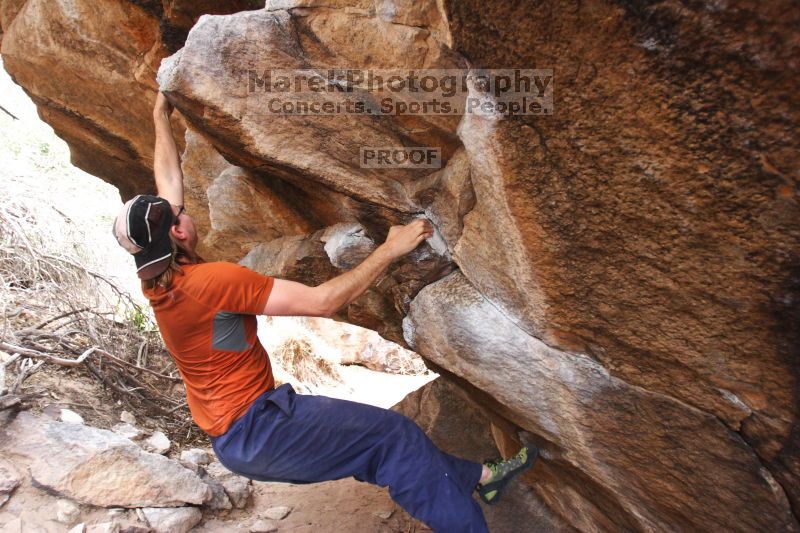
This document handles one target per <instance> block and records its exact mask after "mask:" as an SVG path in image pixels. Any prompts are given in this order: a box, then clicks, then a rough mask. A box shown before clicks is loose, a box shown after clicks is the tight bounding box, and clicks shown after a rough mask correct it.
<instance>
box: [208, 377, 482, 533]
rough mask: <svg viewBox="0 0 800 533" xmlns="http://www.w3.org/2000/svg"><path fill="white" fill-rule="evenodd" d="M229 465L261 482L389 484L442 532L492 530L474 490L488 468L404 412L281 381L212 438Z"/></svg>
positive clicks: (413, 513) (396, 495) (403, 501)
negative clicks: (450, 449)
mask: <svg viewBox="0 0 800 533" xmlns="http://www.w3.org/2000/svg"><path fill="white" fill-rule="evenodd" d="M211 443H212V446H213V447H214V452H215V453H216V454H217V456H218V457H219V460H220V462H221V463H222V464H223V465H224V466H225V467H226V468H228V469H229V470H231V471H233V472H235V473H237V474H239V475H242V476H245V477H248V478H250V479H254V480H257V481H284V482H288V483H314V482H318V481H330V480H334V479H341V478H346V477H351V476H352V477H354V478H356V479H358V480H359V481H367V482H369V483H373V484H375V485H379V486H381V487H387V486H388V487H389V494H390V495H391V497H392V499H393V500H394V501H395V502H397V503H398V504H399V505H401V506H402V507H403V509H405V510H406V511H408V513H409V514H410V515H411V516H413V517H415V518H417V519H419V520H422V521H423V522H425V523H426V524H427V525H428V526H429V527H430V528H431V529H433V530H434V531H436V532H444V533H451V532H452V533H461V532H464V533H472V532H476V533H477V532H488V529H487V527H486V521H485V520H484V518H483V512H482V511H481V508H480V506H479V505H478V502H477V501H476V500H475V499H473V497H472V492H473V490H474V489H475V486H476V485H477V483H478V480H479V479H480V476H481V465H480V464H478V463H473V462H471V461H466V460H464V459H459V458H457V457H454V456H452V455H449V454H446V453H444V452H442V451H441V450H439V449H438V448H437V447H436V446H435V445H434V444H433V442H431V440H430V439H429V438H428V436H427V435H425V433H424V432H423V431H422V430H421V429H420V428H419V426H417V425H416V424H415V423H414V422H412V421H411V420H410V419H408V418H406V417H405V416H403V415H401V414H399V413H396V412H394V411H389V410H386V409H381V408H378V407H373V406H371V405H365V404H361V403H355V402H350V401H346V400H336V399H333V398H327V397H325V396H310V395H303V394H296V393H295V392H294V389H292V387H291V385H288V384H286V385H281V386H280V387H278V388H276V389H271V390H269V391H266V392H265V393H264V394H262V395H261V396H259V397H258V398H256V400H255V401H254V402H253V403H252V405H251V406H250V408H249V409H248V410H247V412H246V413H245V414H244V415H242V416H241V417H240V418H238V419H237V420H236V421H235V422H234V423H233V425H231V427H230V428H229V429H228V431H227V432H226V433H225V434H224V435H221V436H219V437H212V438H211Z"/></svg>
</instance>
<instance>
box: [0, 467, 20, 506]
mask: <svg viewBox="0 0 800 533" xmlns="http://www.w3.org/2000/svg"><path fill="white" fill-rule="evenodd" d="M21 482H22V476H21V475H20V473H19V472H18V471H17V469H16V468H15V467H14V465H13V464H11V463H10V462H8V461H6V460H5V459H2V458H0V505H3V504H4V503H5V502H7V501H8V499H9V498H10V497H11V493H12V492H14V489H16V488H17V487H18V486H19V484H20V483H21Z"/></svg>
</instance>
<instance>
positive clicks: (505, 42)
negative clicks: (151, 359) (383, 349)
mask: <svg viewBox="0 0 800 533" xmlns="http://www.w3.org/2000/svg"><path fill="white" fill-rule="evenodd" d="M263 3H264V2H261V3H259V2H248V1H246V0H238V1H236V0H227V1H224V2H205V1H203V2H188V1H183V0H163V1H161V2H129V1H125V0H102V1H99V2H89V1H88V0H75V1H70V2H67V1H66V0H64V1H62V0H54V1H48V2H45V1H44V0H27V1H24V2H23V1H20V0H0V27H1V28H2V32H3V33H2V37H3V42H2V49H0V50H1V51H2V54H3V59H4V65H5V67H6V68H7V69H8V70H9V72H11V74H12V75H13V76H14V78H15V80H16V81H17V82H18V83H20V84H21V85H22V86H23V87H25V89H26V90H27V91H28V93H29V94H30V95H31V96H32V98H33V99H34V100H35V101H36V103H37V104H38V105H39V109H40V113H41V114H42V116H43V117H44V119H45V120H47V121H48V122H50V123H51V124H52V125H53V126H54V128H55V129H56V131H57V132H58V133H59V135H61V136H62V137H64V138H65V139H66V140H67V141H68V142H69V143H70V146H71V149H72V155H73V160H74V161H75V163H76V164H78V165H79V166H81V167H82V168H84V169H86V170H88V171H90V172H93V173H95V174H97V175H99V176H101V177H103V178H104V179H106V180H109V181H111V182H113V183H115V184H117V185H118V186H119V187H120V189H121V192H122V195H123V196H125V197H127V196H130V195H131V194H133V193H134V192H143V191H145V190H148V189H149V188H150V187H151V186H152V181H151V180H152V178H151V175H150V174H151V166H152V155H151V154H152V144H153V139H152V126H151V124H150V108H151V107H150V106H151V103H152V100H153V97H154V94H155V91H156V89H157V87H159V86H160V88H161V89H163V90H165V91H166V92H167V94H168V97H169V98H170V100H171V101H172V102H173V103H174V104H175V105H176V106H177V108H178V111H179V113H176V115H175V120H174V127H175V131H176V133H178V137H179V143H180V144H181V146H182V149H183V147H185V149H184V152H183V154H184V155H183V162H184V167H183V168H184V173H185V174H186V181H187V205H188V206H189V208H190V211H191V214H192V215H193V216H194V217H195V219H196V221H197V222H198V227H200V228H201V230H202V231H203V235H204V240H203V241H202V242H201V253H202V254H203V255H204V257H206V258H207V259H226V260H237V261H238V260H240V259H242V258H243V257H244V260H243V262H244V263H245V264H247V265H248V266H251V267H253V268H256V269H257V270H259V271H261V272H265V273H268V274H272V275H276V276H282V277H287V278H290V279H294V280H297V281H303V282H306V283H310V284H318V283H322V282H324V281H326V280H327V279H330V278H331V277H333V276H335V275H337V274H338V273H340V272H342V271H343V270H344V269H347V268H350V267H351V266H352V265H353V264H355V263H357V262H358V261H359V260H360V259H361V258H362V257H363V256H364V255H365V254H367V253H369V250H371V249H372V247H373V246H376V245H377V243H380V242H382V241H383V239H384V238H385V236H386V234H387V232H388V229H389V227H390V226H391V225H393V224H398V223H405V222H408V221H410V220H412V219H413V218H415V217H418V216H423V215H424V216H427V217H428V218H430V219H431V220H432V221H433V222H434V224H435V226H436V229H437V235H436V238H434V239H431V241H430V242H429V243H426V244H425V245H423V246H421V247H420V249H419V250H418V251H417V252H415V253H414V254H412V255H411V256H410V257H409V258H407V260H404V261H401V262H398V263H397V264H396V265H394V266H393V267H392V268H391V269H390V271H389V272H388V273H387V275H386V276H384V277H383V278H382V279H381V280H380V281H379V282H378V283H376V285H375V287H374V288H373V289H371V290H370V291H368V292H367V293H366V294H365V295H363V296H362V297H361V298H360V299H359V300H358V301H356V302H354V303H353V304H352V305H350V306H349V307H348V309H346V310H344V311H343V312H342V313H341V314H340V316H338V317H337V318H339V319H341V320H348V321H351V322H353V323H357V324H359V325H362V326H366V327H369V328H370V329H373V330H375V331H378V332H379V333H380V334H381V335H383V336H384V337H386V338H389V339H392V340H395V341H398V342H401V343H405V342H406V341H408V343H410V344H412V345H413V346H414V347H415V349H416V350H417V351H418V352H419V353H420V354H421V355H422V356H423V357H425V358H426V359H427V360H428V361H429V363H430V364H431V365H434V366H436V367H438V368H439V369H440V370H441V371H442V372H443V373H445V374H447V375H448V376H450V378H448V379H452V380H453V381H454V382H455V383H457V385H458V387H459V388H460V389H463V390H464V391H466V392H467V393H468V394H469V396H470V398H472V400H474V401H477V402H479V403H480V405H481V408H482V409H484V410H486V412H489V413H491V417H490V418H491V420H492V423H493V427H494V428H495V429H494V431H493V435H494V437H495V440H496V442H497V444H498V446H499V447H500V448H501V449H502V451H503V452H504V453H505V452H507V451H508V450H509V449H510V448H513V447H514V446H515V445H516V444H518V442H517V441H518V440H519V439H520V438H521V435H525V436H526V437H525V438H530V439H532V440H534V441H535V442H537V443H538V444H540V445H541V447H542V450H543V458H542V460H541V465H540V466H539V467H537V470H536V476H533V477H531V478H525V483H526V484H527V486H528V488H529V489H530V491H534V492H535V496H533V495H532V496H531V498H534V497H535V498H536V499H537V501H539V502H541V503H542V504H543V505H546V506H547V507H548V508H549V510H550V511H551V512H552V513H553V514H554V515H557V516H558V517H560V519H561V520H563V523H564V524H566V525H567V527H574V528H577V529H581V530H590V531H597V530H662V529H663V530H723V529H725V530H727V529H729V530H733V531H738V530H759V531H761V530H789V531H791V530H797V529H798V522H797V517H798V515H800V511H799V510H800V440H799V439H800V431H798V418H799V416H800V414H799V413H798V403H797V397H798V394H800V392H799V391H800V385H798V378H799V377H800V371H799V370H798V354H799V353H800V352H799V351H798V350H800V270H799V269H800V216H799V215H800V208H799V207H798V195H799V194H800V189H799V188H798V182H799V181H800V177H799V176H798V174H797V169H798V168H800V165H799V164H798V156H797V154H798V153H800V150H799V148H800V143H799V142H798V137H797V133H796V132H797V131H798V129H800V128H798V126H799V124H798V122H800V120H798V118H799V117H800V90H798V89H799V87H798V81H797V80H798V79H800V77H799V76H798V75H797V74H798V67H800V65H798V60H797V58H798V57H800V37H798V32H797V31H796V29H795V28H796V23H797V21H798V20H800V14H798V9H797V6H796V4H795V3H793V2H789V1H787V0H776V1H774V2H768V3H764V2H755V1H753V0H741V1H737V2H733V3H730V2H727V3H726V2H711V3H697V2H694V3H691V2H689V3H687V2H683V3H675V2H657V3H655V2H627V1H626V2H611V1H605V0H600V1H597V2H592V3H590V4H587V3H565V2H556V1H545V2H512V1H510V0H499V1H495V2H491V3H488V4H487V3H485V2H478V1H477V0H459V1H458V2H453V1H449V0H441V1H438V0H422V1H414V2H411V1H406V0H269V1H268V2H266V5H265V6H264V8H263V9H258V10H254V11H245V10H249V9H256V8H260V7H262V6H261V5H259V4H263ZM204 13H208V14H210V15H211V16H203V17H201V15H202V14H204ZM222 15H224V16H222ZM190 28H191V30H190ZM184 44H185V46H184ZM182 46H183V48H181V47H182ZM179 49H180V50H179ZM168 56H169V57H168ZM167 57H168V59H166V61H164V62H163V63H161V59H162V58H167ZM159 64H161V66H160V70H159ZM467 65H469V66H470V67H471V68H475V69H481V68H507V67H521V68H531V67H541V68H553V69H554V72H555V79H554V83H555V93H554V94H555V97H554V113H553V115H552V116H546V117H534V116H524V117H513V118H504V117H501V116H489V115H486V114H484V115H465V116H463V117H457V116H380V117H366V116H363V115H336V116H325V117H318V116H317V117H309V116H268V115H265V114H264V113H262V112H260V109H259V106H260V105H262V104H263V99H261V97H260V96H259V95H258V94H256V95H254V94H253V93H250V92H248V88H249V82H250V77H249V74H248V71H250V70H255V72H256V73H258V72H263V70H264V69H266V68H267V67H270V68H317V69H323V68H328V67H338V68H342V67H347V68H401V67H414V68H466V67H467ZM156 71H158V72H159V73H158V81H156ZM187 124H188V129H187ZM184 131H186V135H185V139H184V136H183V135H182V133H183V132H184ZM398 145H402V146H436V147H439V148H440V149H441V152H442V160H443V168H442V169H439V170H430V169H396V168H395V169H369V168H363V167H362V165H360V164H359V160H358V152H359V149H360V148H361V147H364V146H398ZM454 269H458V270H459V272H458V273H456V274H451V272H452V271H453V270H454ZM448 274H450V275H449V277H445V276H448ZM420 291H422V292H420ZM409 310H410V314H409ZM406 315H408V317H407V318H406V322H405V324H406V327H405V333H406V335H405V337H404V334H403V328H402V327H401V321H402V320H403V318H404V317H406ZM434 418H435V419H436V420H438V422H437V423H438V424H445V422H444V420H443V419H442V418H441V417H438V418H436V417H434ZM476 423H477V422H476ZM449 445H454V443H450V444H448V446H449ZM530 494H533V492H531V493H530ZM792 511H793V512H792ZM557 523H561V522H558V520H554V521H553V522H552V524H557ZM552 527H553V528H557V527H558V526H556V525H553V526H552Z"/></svg>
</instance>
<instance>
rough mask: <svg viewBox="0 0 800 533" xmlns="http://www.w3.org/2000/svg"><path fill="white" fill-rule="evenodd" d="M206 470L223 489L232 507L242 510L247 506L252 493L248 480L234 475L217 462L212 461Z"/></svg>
mask: <svg viewBox="0 0 800 533" xmlns="http://www.w3.org/2000/svg"><path fill="white" fill-rule="evenodd" d="M207 470H208V473H209V474H210V475H211V476H212V477H214V478H215V479H216V480H217V481H219V482H220V483H221V484H222V486H223V487H224V488H225V492H226V494H227V495H228V497H229V498H230V500H231V503H232V504H233V506H234V507H236V508H237V509H242V508H244V507H246V506H247V502H248V500H249V499H250V495H251V494H252V492H253V486H252V484H251V482H250V480H249V479H247V478H246V477H242V476H240V475H238V474H234V473H233V472H231V471H230V470H228V469H227V468H225V467H224V466H222V463H220V462H219V461H214V462H213V463H211V464H210V465H208V468H207Z"/></svg>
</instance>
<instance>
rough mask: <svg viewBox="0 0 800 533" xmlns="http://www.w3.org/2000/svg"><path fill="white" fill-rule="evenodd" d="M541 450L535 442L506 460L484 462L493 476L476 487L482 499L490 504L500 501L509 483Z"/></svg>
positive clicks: (526, 468)
mask: <svg viewBox="0 0 800 533" xmlns="http://www.w3.org/2000/svg"><path fill="white" fill-rule="evenodd" d="M538 456H539V450H538V449H537V448H536V446H534V445H533V444H528V445H526V446H523V447H522V449H521V450H520V451H519V453H517V455H515V456H514V457H512V458H511V459H508V460H506V461H488V462H486V463H484V464H485V465H486V467H487V468H488V469H489V470H491V471H492V477H491V478H489V481H487V482H486V483H483V484H480V485H478V488H477V489H476V490H477V491H478V495H479V496H480V497H481V500H483V501H485V502H486V503H488V504H489V505H494V504H496V503H497V502H498V501H500V497H501V496H502V495H503V492H505V490H506V487H507V486H508V484H509V483H510V482H511V481H512V480H513V479H514V478H515V477H517V476H518V475H520V474H521V473H523V472H525V471H526V470H528V469H529V468H530V467H532V466H533V463H534V462H536V458H537V457H538Z"/></svg>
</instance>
